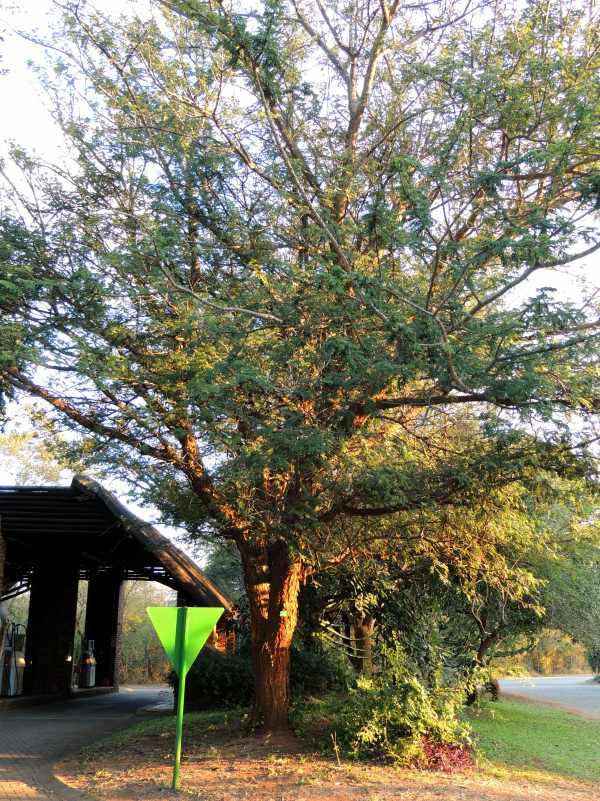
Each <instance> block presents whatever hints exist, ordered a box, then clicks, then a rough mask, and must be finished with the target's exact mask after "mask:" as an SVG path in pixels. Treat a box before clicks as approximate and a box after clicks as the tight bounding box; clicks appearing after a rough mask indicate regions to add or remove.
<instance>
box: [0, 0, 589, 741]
mask: <svg viewBox="0 0 600 801" xmlns="http://www.w3.org/2000/svg"><path fill="white" fill-rule="evenodd" d="M61 8H62V9H63V10H64V12H65V17H64V25H63V28H62V30H61V31H59V32H58V33H57V35H56V38H55V40H54V41H53V42H52V51H51V52H53V53H55V54H57V55H56V61H55V63H54V65H53V69H52V70H51V72H50V77H48V76H46V78H45V79H44V80H45V83H46V86H47V88H48V90H49V92H50V96H51V97H53V98H54V100H55V116H56V119H57V121H58V123H59V124H60V125H61V126H62V130H63V133H64V137H65V143H66V144H67V146H68V150H69V153H70V156H71V159H72V161H71V163H64V164H60V165H45V164H42V163H39V160H36V159H35V158H33V157H31V156H29V155H27V154H24V153H23V152H22V150H20V149H19V148H15V150H14V153H13V163H12V165H11V166H10V167H7V168H6V169H5V170H4V173H5V178H6V181H7V191H6V203H5V207H6V210H7V213H6V214H5V215H4V220H3V222H2V225H1V227H0V241H1V242H2V246H1V247H0V258H1V259H2V270H3V275H4V278H3V282H4V283H3V285H4V291H5V297H8V302H7V303H5V308H3V315H2V318H1V320H0V337H1V345H0V383H1V385H2V387H3V390H4V392H5V393H9V394H10V393H13V394H14V393H29V394H31V395H33V396H35V397H37V398H40V399H42V400H43V401H45V402H46V403H47V404H48V406H49V408H50V409H51V410H54V412H55V414H56V419H57V420H58V421H59V423H58V424H59V426H61V427H64V425H65V424H68V425H70V426H71V427H72V428H73V430H75V431H77V432H79V433H80V434H83V436H82V438H81V439H79V440H74V441H73V442H72V443H71V444H72V447H73V449H74V450H76V451H77V452H78V454H79V456H81V455H82V454H83V455H85V456H86V457H87V458H88V459H89V460H90V461H95V462H96V463H98V462H102V463H104V464H106V465H110V469H112V470H113V471H115V470H118V471H120V472H121V474H123V476H125V477H127V478H128V479H129V480H131V481H132V482H134V483H135V485H136V486H137V487H138V488H139V489H140V492H141V493H142V494H143V493H144V492H145V493H146V494H147V496H148V497H151V498H152V500H153V501H154V502H156V503H159V504H160V505H161V506H162V508H163V510H164V512H165V515H166V516H171V517H173V518H176V519H178V520H183V521H185V522H186V523H187V525H188V527H189V529H190V531H191V532H192V533H193V534H194V535H195V536H197V537H200V538H202V539H204V540H209V541H214V540H215V539H220V540H222V541H229V542H232V543H234V545H235V547H236V548H237V549H238V551H239V554H240V558H241V562H242V565H243V571H244V582H245V590H246V594H247V597H248V602H249V606H250V617H251V633H252V642H253V663H254V672H255V679H256V693H255V703H254V711H253V717H254V721H255V722H257V723H262V724H263V725H264V726H265V727H266V728H267V729H277V728H280V727H282V726H285V725H286V724H287V709H288V702H289V659H290V647H291V643H292V638H293V636H294V632H295V629H296V625H297V619H298V602H297V601H298V593H299V589H300V586H301V585H302V583H303V582H304V581H305V580H306V578H307V577H308V576H309V575H310V574H311V573H315V572H317V571H319V570H321V569H323V568H325V567H327V566H331V565H335V564H338V563H340V562H341V561H343V560H344V559H345V558H348V557H349V556H350V555H352V554H356V553H357V552H360V551H361V549H362V548H363V546H364V544H365V543H366V542H369V540H370V539H373V538H377V537H386V538H390V537H395V538H396V539H397V540H399V541H401V540H402V538H403V536H404V534H405V533H406V532H407V531H408V530H409V528H407V526H410V525H413V523H412V521H414V520H415V519H416V518H419V519H422V520H424V519H426V516H427V515H426V512H427V510H428V509H430V510H432V511H433V514H434V516H435V517H437V516H439V514H440V510H442V509H444V508H446V507H448V508H450V507H454V508H468V507H471V508H476V507H477V504H478V503H480V502H481V500H482V499H485V498H486V497H487V496H488V495H489V493H490V492H492V491H494V490H501V489H502V487H504V486H507V485H509V484H510V483H511V482H514V481H517V480H519V479H520V478H521V477H522V475H523V473H524V472H527V471H532V470H535V469H536V468H537V467H538V466H539V465H540V464H544V465H545V466H546V465H548V466H549V468H550V469H551V468H552V467H555V468H556V469H559V468H560V466H561V464H562V463H565V464H566V463H567V462H568V460H569V458H570V457H569V449H570V447H571V446H572V445H573V443H572V442H571V441H570V438H569V435H568V431H567V430H566V429H565V428H563V429H557V428H556V426H557V425H561V424H562V425H563V426H564V423H565V416H564V415H565V412H567V411H576V412H578V413H580V414H581V415H583V416H589V415H590V414H591V413H592V412H594V411H597V410H598V407H599V399H598V394H597V369H598V352H597V336H598V333H599V331H600V328H599V321H598V312H597V310H596V306H597V302H596V301H594V299H593V297H592V296H590V297H585V298H584V299H583V300H582V303H581V304H580V305H577V306H575V305H572V304H570V303H568V302H566V301H565V300H564V299H563V298H562V297H560V296H558V297H557V296H555V295H553V293H552V292H551V291H550V290H547V289H542V290H539V291H528V290H527V289H526V282H527V279H528V278H530V277H532V276H534V275H536V274H542V271H544V270H546V271H547V270H553V269H558V268H564V267H566V266H567V265H570V264H572V263H574V262H577V261H580V260H582V259H584V258H585V257H586V256H589V255H591V254H592V253H594V252H596V251H598V250H599V249H600V241H599V238H598V235H597V233H596V232H595V230H594V228H593V217H594V215H595V214H596V213H597V209H598V197H599V191H600V181H599V172H598V166H599V165H598V138H597V137H598V127H597V120H598V111H599V107H600V77H599V76H600V69H599V67H600V61H599V59H600V53H599V51H598V48H597V41H598V20H597V12H596V11H595V10H594V7H593V6H592V5H589V6H588V5H586V4H584V3H580V4H579V3H576V4H575V5H574V6H569V7H568V8H565V7H564V5H563V4H562V3H559V2H554V0H550V2H548V0H544V2H538V1H537V0H534V1H533V2H530V3H527V4H524V5H523V6H522V7H520V8H519V9H518V10H515V9H514V8H513V7H512V6H511V7H508V6H506V7H505V6H503V5H502V4H497V3H496V4H492V3H487V2H485V0H481V2H476V3H472V2H471V0H464V2H458V3H455V2H445V0H434V1H433V2H423V3H417V4H414V3H411V4H408V5H404V4H401V3H399V2H397V0H394V2H382V3H379V4H373V3H371V2H367V0H358V2H355V3H352V4H347V3H338V2H333V3H327V4H326V5H325V4H323V3H319V2H314V3H313V2H312V0H290V2H284V1H283V0H265V2H264V3H259V4H257V5H255V6H253V7H252V8H250V7H248V9H245V8H240V7H238V6H237V5H236V4H231V5H229V4H226V3H224V2H220V1H217V2H214V3H213V2H202V1H201V0H173V1H172V2H164V3H161V4H157V5H156V7H155V13H156V15H157V17H156V18H152V17H148V18H144V19H141V18H140V19H138V18H134V17H130V18H127V17H125V18H122V19H121V20H120V21H119V22H113V21H110V20H108V19H106V18H105V17H103V16H102V15H100V14H98V13H95V12H93V11H91V10H90V9H89V7H88V5H87V4H86V3H82V2H76V3H75V2H68V1H67V2H65V3H63V4H62V6H61ZM550 87H551V91H550ZM82 97H83V98H84V99H82ZM17 168H20V170H21V177H18V176H17V173H16V169H17ZM9 202H10V203H12V205H13V208H14V211H11V212H10V214H9V213H8V209H9V208H10V206H9ZM40 367H43V369H39V368H40ZM461 409H468V410H471V411H469V412H467V411H463V412H461V411H460V410H461ZM461 415H462V418H463V419H467V418H469V417H471V418H472V424H473V431H474V439H472V440H471V441H470V444H469V446H468V447H463V448H459V449H458V451H456V452H454V451H452V449H447V450H446V451H445V452H443V451H442V453H443V458H442V457H440V456H439V452H440V451H439V448H440V445H439V443H440V440H443V436H444V431H445V428H446V426H447V425H448V422H449V421H450V422H452V421H454V420H456V419H457V418H460V417H461ZM527 420H529V421H535V422H537V423H539V422H540V421H542V422H543V424H540V425H536V426H534V427H532V429H531V431H530V432H529V433H528V434H526V433H525V432H524V430H523V428H519V425H521V426H522V424H523V423H524V422H526V421H527ZM551 422H553V423H554V425H552V424H551ZM586 425H587V423H585V422H584V423H582V424H581V426H580V427H579V429H578V430H581V431H583V432H584V433H583V439H585V438H586V436H587V434H586V433H585V432H586ZM424 427H425V428H426V429H427V431H428V434H427V436H425V437H423V435H422V431H423V429H424ZM432 431H433V432H437V433H436V435H435V436H434V437H433V439H434V442H435V443H437V448H436V449H434V450H432V449H431V448H432V447H433V446H430V441H429V440H430V436H433V435H431V432H432ZM432 454H433V456H432ZM361 521H362V523H361ZM357 523H358V524H357ZM425 531H426V529H425ZM484 547H485V546H484V544H482V549H483V548H484Z"/></svg>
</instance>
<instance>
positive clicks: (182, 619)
mask: <svg viewBox="0 0 600 801" xmlns="http://www.w3.org/2000/svg"><path fill="white" fill-rule="evenodd" d="M186 639H187V607H185V606H184V607H181V608H180V609H178V610H177V632H176V634H175V655H176V660H177V663H176V665H175V670H176V672H177V675H178V676H179V687H178V693H177V722H176V724H175V765H174V767H173V789H174V790H177V788H178V787H179V768H180V765H181V741H182V739H183V710H184V708H185V678H186V672H187V671H186V669H185V645H186Z"/></svg>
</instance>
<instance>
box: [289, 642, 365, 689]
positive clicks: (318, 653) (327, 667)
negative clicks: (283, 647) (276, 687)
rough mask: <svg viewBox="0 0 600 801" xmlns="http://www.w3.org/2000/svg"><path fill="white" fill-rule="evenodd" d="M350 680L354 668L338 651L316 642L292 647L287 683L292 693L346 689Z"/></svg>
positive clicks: (350, 682) (351, 681)
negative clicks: (288, 682) (288, 680)
mask: <svg viewBox="0 0 600 801" xmlns="http://www.w3.org/2000/svg"><path fill="white" fill-rule="evenodd" d="M353 682H354V671H353V670H352V667H351V665H350V663H349V661H348V659H347V657H346V655H345V654H344V653H343V652H342V651H341V650H339V649H336V648H329V647H327V646H325V645H321V643H319V642H315V643H314V645H312V644H311V645H310V646H308V645H304V644H296V643H294V645H293V646H292V660H291V669H290V684H291V690H292V695H293V696H295V697H297V696H303V695H306V694H317V695H318V694H320V693H325V692H328V691H331V690H347V689H348V688H349V687H350V685H351V684H352V683H353Z"/></svg>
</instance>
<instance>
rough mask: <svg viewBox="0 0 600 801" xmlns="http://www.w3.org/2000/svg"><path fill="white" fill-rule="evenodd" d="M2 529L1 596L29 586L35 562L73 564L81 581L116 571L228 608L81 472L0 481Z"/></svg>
mask: <svg viewBox="0 0 600 801" xmlns="http://www.w3.org/2000/svg"><path fill="white" fill-rule="evenodd" d="M0 526H1V531H2V535H3V536H4V539H5V541H6V566H5V573H6V576H5V579H6V581H5V585H6V586H5V592H4V596H5V597H7V596H9V595H10V594H16V593H18V592H20V591H24V590H25V589H27V586H28V584H29V581H30V578H31V575H32V573H33V571H34V570H36V569H39V568H40V567H43V566H48V565H57V566H58V565H61V564H68V563H71V564H72V563H75V564H77V565H78V567H79V570H80V575H81V578H89V577H90V576H91V575H92V574H94V573H97V572H103V571H105V570H109V569H117V570H120V571H121V573H122V575H123V577H124V578H145V579H152V580H155V581H160V582H162V583H163V584H167V585H169V586H171V587H173V588H174V589H178V590H182V591H183V592H184V593H186V594H187V595H188V597H190V598H191V599H192V600H193V601H195V602H197V603H201V604H202V605H215V606H217V605H218V606H225V607H226V608H231V601H230V600H229V599H228V598H227V597H226V596H224V595H223V594H222V593H221V592H220V590H219V589H218V588H217V587H216V586H215V585H214V584H212V582H210V581H209V579H208V578H207V577H206V576H205V575H204V574H203V573H202V571H201V570H200V568H199V567H198V566H197V565H196V563H195V562H194V561H193V560H192V559H190V557H188V556H187V555H186V554H185V553H184V552H183V551H181V550H180V549H179V548H177V547H176V546H175V545H174V544H173V543H172V542H170V541H169V540H167V539H166V538H165V537H163V536H162V535H161V534H160V533H159V532H158V531H157V530H156V529H155V528H154V527H153V526H151V525H149V524H147V523H144V522H143V521H142V520H140V519H139V518H137V517H136V516H135V515H134V514H132V513H131V512H130V511H129V510H128V509H127V508H126V507H125V506H123V505H122V504H121V503H120V502H119V501H118V500H117V499H116V498H115V496H114V495H112V494H111V493H109V492H107V491H106V490H105V489H104V488H103V487H101V486H100V485H99V484H98V483H97V482H95V481H92V480H90V479H88V478H86V477H83V476H79V477H75V478H74V479H73V482H72V484H71V486H70V487H51V486H48V487H1V486H0ZM6 587H9V588H10V589H8V590H7V589H6Z"/></svg>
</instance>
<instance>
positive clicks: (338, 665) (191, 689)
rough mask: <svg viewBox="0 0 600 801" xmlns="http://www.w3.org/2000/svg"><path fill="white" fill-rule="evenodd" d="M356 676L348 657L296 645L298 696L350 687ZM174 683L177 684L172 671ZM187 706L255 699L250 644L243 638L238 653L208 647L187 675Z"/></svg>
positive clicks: (243, 703) (294, 669) (214, 705)
mask: <svg viewBox="0 0 600 801" xmlns="http://www.w3.org/2000/svg"><path fill="white" fill-rule="evenodd" d="M351 675H352V669H351V668H350V666H349V664H348V661H347V659H346V658H345V656H344V655H343V654H341V653H339V652H338V651H336V650H334V649H330V648H326V647H322V646H320V645H318V644H317V645H316V647H315V648H309V647H306V646H302V645H296V644H294V646H293V647H292V655H291V671H290V682H291V690H292V693H293V694H294V695H300V694H304V693H322V692H327V691H329V690H338V689H340V690H341V689H347V687H348V686H349V683H350V680H351V678H350V677H351ZM170 683H171V684H172V685H173V686H176V685H177V680H176V676H175V675H174V674H171V677H170ZM186 686H187V690H186V708H187V709H190V710H204V709H225V708H230V707H238V706H248V705H249V704H250V703H251V701H252V695H253V691H254V680H253V673H252V663H251V659H250V646H249V643H248V642H246V641H242V643H241V645H240V647H239V649H238V651H237V652H236V653H235V654H223V653H220V652H219V651H215V650H214V649H212V648H206V649H204V650H203V651H202V652H201V654H200V656H199V657H198V659H197V660H196V662H195V663H194V665H193V667H192V668H191V670H190V672H189V673H188V678H187V685H186Z"/></svg>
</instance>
